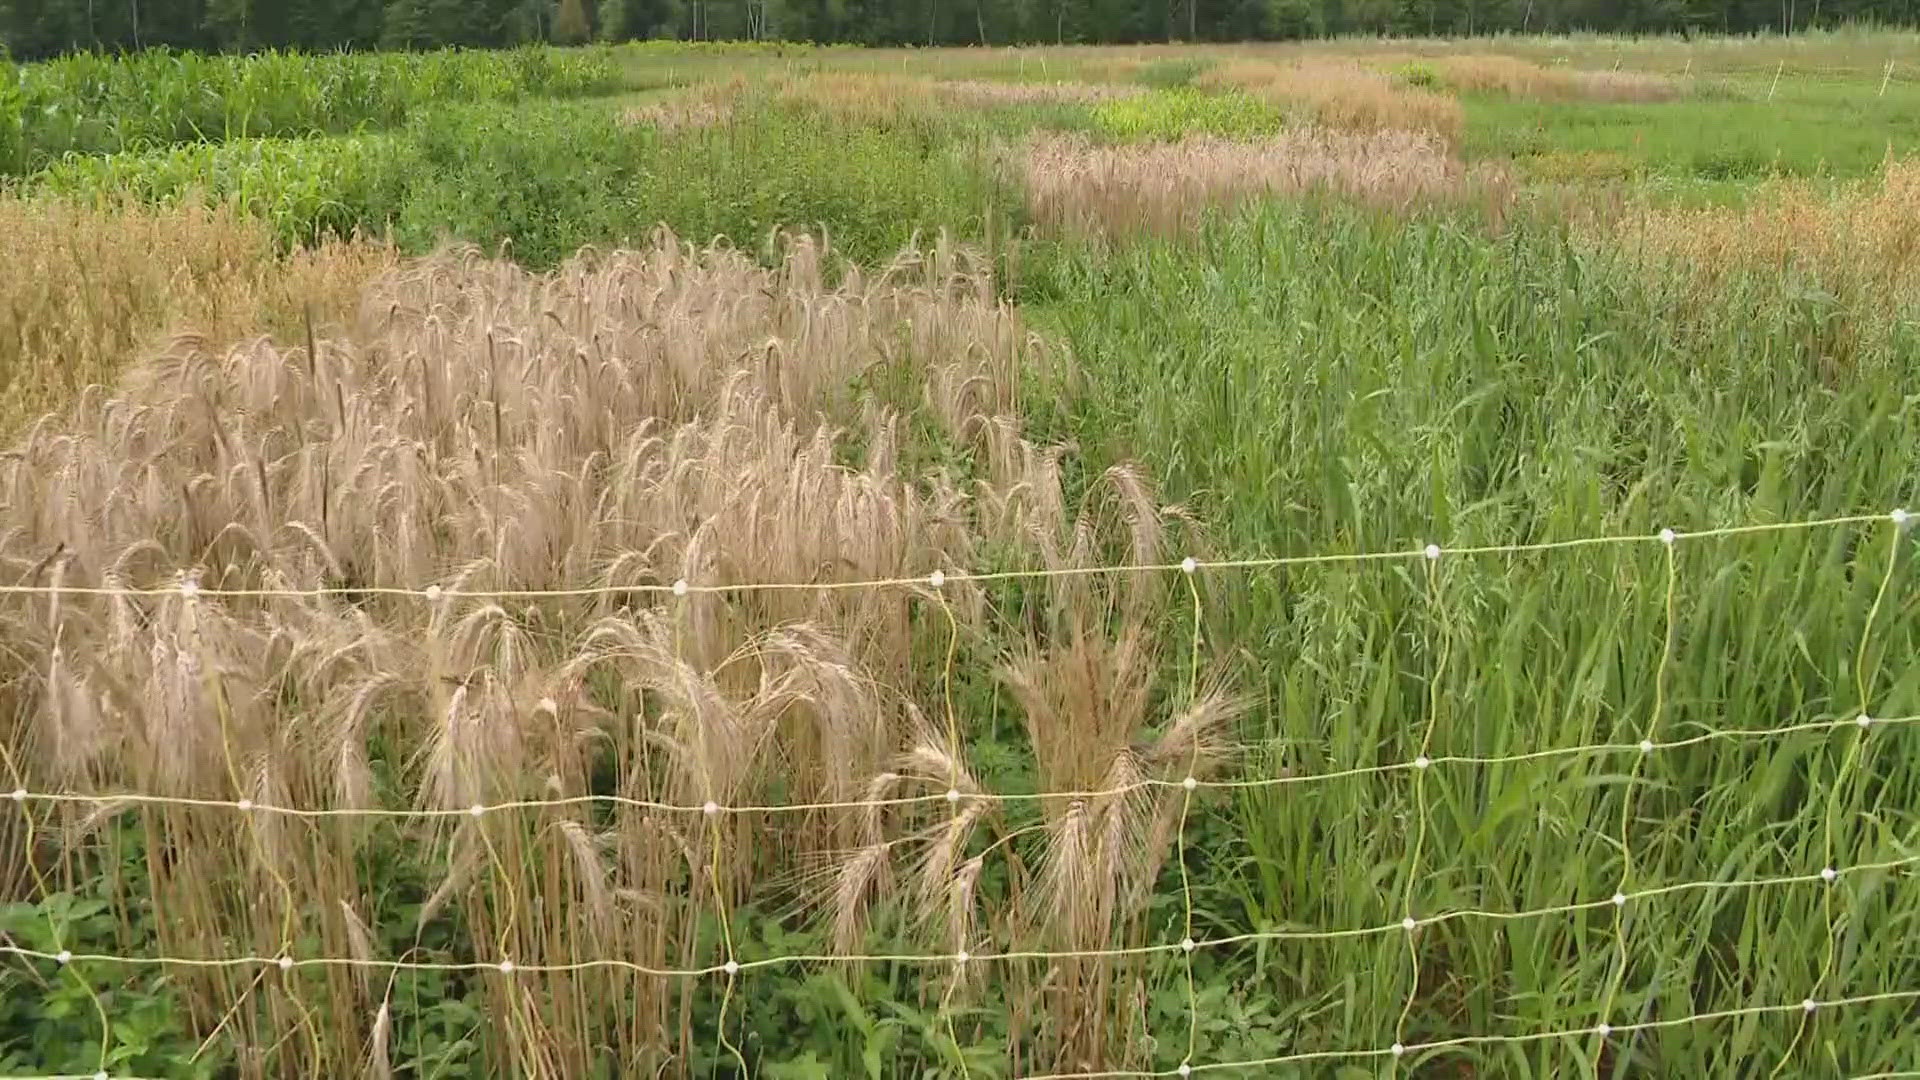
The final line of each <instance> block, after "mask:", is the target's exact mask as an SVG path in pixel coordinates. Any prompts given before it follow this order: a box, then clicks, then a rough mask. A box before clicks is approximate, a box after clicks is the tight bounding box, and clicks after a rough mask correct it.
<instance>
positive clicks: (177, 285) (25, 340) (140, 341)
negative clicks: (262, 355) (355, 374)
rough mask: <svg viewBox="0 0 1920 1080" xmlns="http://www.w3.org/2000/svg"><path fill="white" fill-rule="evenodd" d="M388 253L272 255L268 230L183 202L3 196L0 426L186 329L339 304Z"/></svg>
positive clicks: (365, 248)
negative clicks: (155, 203) (157, 205)
mask: <svg viewBox="0 0 1920 1080" xmlns="http://www.w3.org/2000/svg"><path fill="white" fill-rule="evenodd" d="M394 261H395V254H394V252H393V250H392V249H391V248H389V247H387V246H385V245H380V244H370V243H342V242H337V241H332V242H328V243H326V244H323V245H321V246H320V247H318V248H311V249H304V250H301V251H299V252H297V253H295V254H292V255H288V256H283V255H281V254H279V253H278V252H277V251H276V250H275V246H274V241H273V237H272V235H271V233H270V232H269V230H268V229H267V227H266V226H265V225H264V224H263V223H262V222H259V221H257V220H255V219H252V218H249V217H247V216H245V215H243V214H241V213H239V212H238V211H237V210H233V209H231V208H226V207H207V206H205V205H203V204H202V202H201V200H197V199H186V200H181V201H180V202H178V203H177V204H175V205H173V206H169V207H165V208H153V207H145V206H140V205H138V204H135V203H133V202H131V201H129V202H126V203H109V204H94V203H81V202H71V201H66V200H61V199H54V198H48V197H44V196H36V197H34V198H31V199H27V198H19V197H7V196H0V265H4V266H6V268H7V272H6V273H5V274H0V430H11V429H12V428H14V427H16V426H17V425H18V424H19V423H20V421H22V420H23V419H25V418H27V417H30V416H32V415H33V414H34V413H35V412H37V411H40V410H45V409H51V408H55V407H58V406H59V405H60V404H61V403H62V402H64V401H65V400H67V399H68V398H70V397H71V396H72V395H73V394H74V393H76V392H77V391H79V390H80V389H81V388H83V387H85V386H87V385H88V384H90V383H96V382H103V381H108V380H111V379H112V378H113V377H114V376H115V374H116V373H117V372H118V371H119V369H120V367H121V365H123V364H125V363H126V361H127V359H128V357H130V356H132V355H133V354H134V353H135V352H136V351H137V350H139V349H142V348H145V347H148V346H150V345H153V344H155V343H157V341H158V340H159V339H160V338H162V337H163V336H164V335H166V334H168V333H171V332H173V331H177V330H178V331H185V330H189V329H190V330H191V331H192V332H194V333H195V334H197V335H199V337H200V338H201V339H202V340H203V341H204V342H206V343H207V345H208V346H209V347H216V348H217V347H224V346H225V345H227V344H230V343H232V342H235V341H238V340H241V339H243V338H245V337H248V336H250V335H254V334H260V333H268V332H279V333H282V334H294V333H297V332H298V331H299V328H300V327H301V325H302V323H303V321H304V320H305V319H306V318H307V317H308V316H309V314H311V315H312V317H314V318H315V319H318V320H319V321H321V322H323V323H326V322H331V321H335V320H337V319H338V318H340V317H341V316H343V315H344V314H346V313H347V312H349V311H350V310H351V309H352V307H353V304H354V302H355V300H356V298H357V297H358V295H359V293H360V290H361V289H362V288H363V287H364V286H365V284H366V283H367V282H368V281H369V280H370V279H372V278H373V277H374V276H376V275H377V274H379V273H380V272H381V271H383V270H384V269H386V268H388V267H391V266H392V265H393V264H394Z"/></svg>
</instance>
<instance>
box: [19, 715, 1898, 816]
mask: <svg viewBox="0 0 1920 1080" xmlns="http://www.w3.org/2000/svg"><path fill="white" fill-rule="evenodd" d="M1917 723H1920V715H1916V716H1889V717H1880V716H1871V717H1870V716H1867V715H1865V714H1862V715H1860V716H1855V717H1851V718H1847V719H1835V720H1815V721H1809V722H1807V723H1801V724H1787V725H1784V726H1781V727H1771V728H1715V729H1712V730H1709V731H1705V732H1702V733H1700V734H1698V735H1692V736H1688V737H1687V738H1684V739H1671V740H1664V741H1656V740H1653V739H1646V740H1643V741H1641V742H1638V743H1590V744H1587V745H1583V746H1560V747H1553V748H1550V749H1545V750H1529V751H1527V752H1525V753H1519V754H1498V755H1488V756H1474V755H1467V754H1439V755H1435V756H1433V757H1424V756H1423V757H1416V758H1413V759H1411V760H1409V761H1398V762H1389V763H1386V764H1383V765H1363V766H1356V767H1354V768H1351V769H1335V770H1331V771H1328V772H1319V773H1291V774H1288V775H1284V776H1264V777H1253V778H1243V779H1238V780H1202V779H1200V778H1198V777H1186V778H1183V779H1180V780H1164V779H1159V778H1154V777H1148V778H1145V779H1142V780H1137V781H1134V782H1133V783H1129V784H1121V785H1117V786H1114V787H1105V788H1089V789H1084V790H1074V791H1029V792H993V791H968V792H961V791H959V790H957V789H954V788H948V789H947V790H945V791H940V792H934V793H931V794H927V795H898V796H891V797H888V798H882V799H847V800H842V801H828V802H806V803H768V804H764V805H763V804H753V803H749V804H743V805H739V806H733V805H725V804H721V803H717V802H707V803H670V802H656V801H653V800H650V799H635V798H630V797H628V796H625V795H568V796H562V797H557V798H551V799H509V800H507V801H504V802H494V803H475V804H473V805H471V806H463V807H414V808H407V809H402V808H398V807H380V806H370V807H348V806H322V807H299V806H278V805H275V804H273V803H266V802H256V801H254V800H252V799H198V798H192V797H189V796H180V795H148V794H142V793H140V792H131V791H129V792H94V793H83V792H72V791H31V790H28V789H27V788H15V789H14V790H13V791H11V792H7V793H6V797H7V798H10V799H12V800H13V801H14V802H16V803H54V804H59V803H78V804H83V805H88V806H94V807H100V808H104V809H106V810H108V811H129V810H133V809H136V808H138V807H142V806H177V807H183V808H189V807H191V808H199V809H207V810H236V811H240V812H243V813H255V814H268V815H279V816H284V817H294V818H400V819H406V820H415V819H433V818H477V817H486V816H489V815H492V814H504V813H508V812H512V811H521V810H553V809H565V808H569V807H576V808H577V807H585V806H605V807H618V808H624V809H628V810H647V811H652V812H655V813H669V814H686V815H706V816H714V815H728V814H731V815H745V814H793V813H816V812H820V811H826V810H866V809H885V808H890V807H899V806H924V805H927V804H930V803H943V802H944V803H961V804H965V803H995V804H1002V803H1032V802H1050V801H1065V802H1073V801H1075V800H1086V799H1103V798H1111V797H1113V796H1116V795H1128V794H1132V793H1134V792H1139V791H1151V790H1165V789H1185V790H1189V791H1193V790H1201V791H1204V790H1216V791H1248V790H1258V789H1261V788H1279V787H1295V786H1300V785H1310V784H1322V783H1331V782H1333V781H1337V780H1352V779H1356V778H1360V777H1373V776H1384V775H1388V774H1391V773H1406V772H1418V771H1421V770H1424V769H1431V768H1438V767H1440V766H1445V765H1455V766H1483V767H1484V766H1495V765H1519V764H1525V763H1528V762H1538V761H1549V760H1553V759H1556V758H1581V757H1598V756H1604V755H1609V754H1618V755H1623V756H1625V755H1641V754H1654V753H1659V752H1660V751H1662V750H1679V749H1684V748H1686V747H1690V746H1699V745H1701V744H1703V743H1711V742H1732V741H1739V740H1760V739H1777V738H1784V737H1786V736H1789V735H1800V734H1806V733H1810V732H1821V731H1836V730H1845V729H1848V728H1852V729H1856V730H1869V731H1871V730H1879V729H1883V728H1904V727H1910V726H1912V725H1914V724H1917ZM898 779H906V780H911V779H926V778H924V777H899V778H898Z"/></svg>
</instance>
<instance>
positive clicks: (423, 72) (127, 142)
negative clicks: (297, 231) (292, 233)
mask: <svg viewBox="0 0 1920 1080" xmlns="http://www.w3.org/2000/svg"><path fill="white" fill-rule="evenodd" d="M617 80H618V72H617V69H616V68H615V65H614V62H613V58H612V56H611V54H610V53H608V52H607V51H605V50H559V49H548V48H536V47H529V48H524V49H517V50H514V51H510V52H459V51H444V52H434V53H424V54H396V53H367V54H345V53H335V54H322V55H314V54H303V53H290V52H289V53H282V52H266V53H259V54H255V55H252V56H244V57H242V56H206V55H199V54H191V53H175V52H167V51H163V50H156V51H151V52H144V53H138V54H134V55H130V56H123V57H110V56H100V55H77V56H69V57H65V58H62V59H59V60H54V61H49V62H47V63H44V64H32V65H26V66H14V67H13V68H12V70H11V71H4V72H0V176H23V175H27V174H31V173H34V172H37V171H39V170H41V169H44V168H46V167H48V166H49V165H51V164H53V163H54V162H57V161H59V160H60V159H62V158H64V157H67V156H68V155H72V154H110V153H119V152H122V151H127V150H155V149H161V148H165V147H168V146H174V145H179V144H183V143H211V142H221V141H225V140H228V139H237V138H263V137H265V138H285V137H303V136H310V135H326V134H344V133H347V132H353V131H358V130H361V129H366V128H383V127H391V126H393V125H395V124H398V123H400V122H402V121H404V120H405V119H406V118H407V117H408V116H409V115H410V114H411V113H412V112H413V111H414V110H415V109H417V108H418V107H419V106H421V105H423V104H425V103H427V102H430V101H436V100H459V101H517V100H520V99H522V98H532V97H573V96H579V95H583V94H591V93H599V92H604V91H607V90H611V89H613V88H614V87H615V86H616V84H617Z"/></svg>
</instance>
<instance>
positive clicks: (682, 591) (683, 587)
mask: <svg viewBox="0 0 1920 1080" xmlns="http://www.w3.org/2000/svg"><path fill="white" fill-rule="evenodd" d="M692 588H693V586H691V585H688V584H687V579H686V578H681V579H680V580H678V581H676V582H674V583H673V595H675V596H685V595H687V592H688V591H689V590H690V589H692Z"/></svg>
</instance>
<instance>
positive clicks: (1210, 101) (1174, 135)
mask: <svg viewBox="0 0 1920 1080" xmlns="http://www.w3.org/2000/svg"><path fill="white" fill-rule="evenodd" d="M1092 111H1093V121H1094V126H1095V129H1096V130H1098V131H1099V132H1101V133H1102V134H1104V135H1106V136H1107V137H1108V138H1112V139H1120V140H1142V139H1163V140H1173V139H1180V138H1183V137H1185V136H1188V135H1213V136H1217V137H1220V138H1226V139H1248V138H1256V137H1258V136H1261V135H1270V134H1272V133H1273V132H1275V131H1278V130H1279V129H1280V126H1281V125H1282V123H1284V121H1285V117H1284V115H1283V114H1282V113H1281V111H1280V109H1279V108H1278V107H1277V106H1275V105H1273V104H1270V103H1269V102H1266V101H1263V100H1261V99H1259V98H1256V97H1254V96H1252V95H1251V94H1243V93H1240V92H1238V91H1229V92H1225V93H1210V92H1206V91H1200V90H1189V89H1174V90H1155V91H1152V92H1151V93H1146V94H1140V95H1137V96H1134V97H1126V98H1116V99H1114V100H1111V101H1102V102H1099V103H1097V104H1095V105H1094V106H1093V110H1092Z"/></svg>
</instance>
